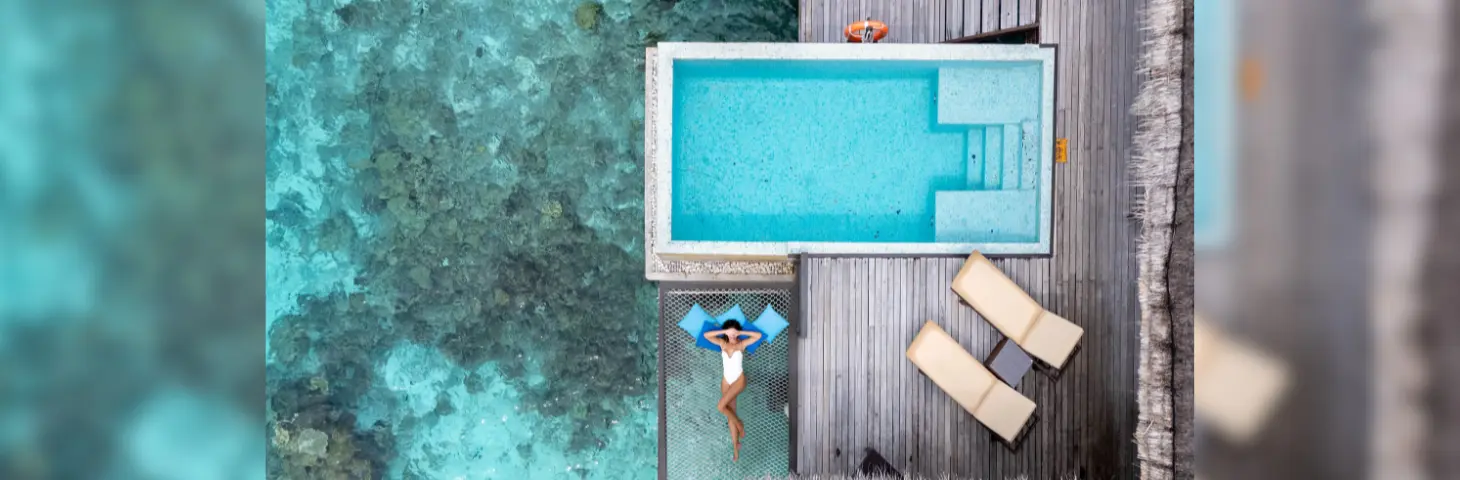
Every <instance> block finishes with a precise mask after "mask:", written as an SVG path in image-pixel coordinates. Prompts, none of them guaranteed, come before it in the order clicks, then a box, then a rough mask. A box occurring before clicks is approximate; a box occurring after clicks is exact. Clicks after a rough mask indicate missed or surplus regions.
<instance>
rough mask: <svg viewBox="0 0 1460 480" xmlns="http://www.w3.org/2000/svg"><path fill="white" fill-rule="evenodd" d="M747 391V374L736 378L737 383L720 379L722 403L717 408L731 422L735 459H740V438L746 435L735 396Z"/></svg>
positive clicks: (731, 437) (731, 438)
mask: <svg viewBox="0 0 1460 480" xmlns="http://www.w3.org/2000/svg"><path fill="white" fill-rule="evenodd" d="M744 391H745V375H741V376H740V378H738V379H736V380H735V383H732V384H728V385H727V384H726V383H725V381H724V380H721V381H720V392H721V393H720V403H719V404H717V405H716V408H717V409H719V410H720V413H722V414H724V415H725V419H726V420H727V421H728V422H729V423H730V440H731V441H733V442H735V460H737V461H738V460H740V438H741V437H744V436H745V424H744V423H743V422H741V421H740V416H739V415H738V414H737V413H736V412H735V397H737V396H739V395H740V392H744Z"/></svg>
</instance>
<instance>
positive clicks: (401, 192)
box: [265, 0, 796, 479]
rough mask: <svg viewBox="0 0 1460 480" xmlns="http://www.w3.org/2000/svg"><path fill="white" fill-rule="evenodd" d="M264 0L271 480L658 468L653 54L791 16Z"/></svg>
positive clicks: (493, 2)
mask: <svg viewBox="0 0 1460 480" xmlns="http://www.w3.org/2000/svg"><path fill="white" fill-rule="evenodd" d="M266 8H267V19H266V21H267V26H268V32H267V36H266V38H265V49H266V51H267V72H266V78H265V81H266V83H267V95H268V96H267V107H268V111H267V116H266V118H265V123H266V132H267V139H268V145H267V148H268V152H267V155H268V157H267V158H268V168H267V173H266V179H265V189H266V200H265V201H266V202H267V204H266V207H267V209H268V214H267V218H266V220H265V222H266V232H267V237H266V239H265V242H266V252H267V262H268V276H267V285H268V292H267V313H266V318H265V323H266V328H267V333H268V338H267V342H266V352H267V353H266V355H267V369H268V383H267V389H268V404H267V405H268V406H267V408H268V410H267V413H266V415H267V418H268V423H267V425H266V427H267V431H268V432H269V436H268V443H267V446H268V458H269V463H268V475H269V477H270V478H431V479H457V478H463V479H482V478H501V479H555V478H565V479H581V478H594V479H597V478H623V479H642V478H654V477H655V473H656V469H657V455H656V452H657V449H656V447H657V436H656V423H657V417H656V409H655V405H656V393H657V389H656V388H655V377H656V375H655V374H656V372H655V365H656V357H655V353H656V351H657V347H658V345H657V341H656V339H657V336H656V332H655V327H656V325H657V321H658V319H657V310H656V308H655V307H656V290H655V288H654V286H653V285H652V284H650V283H648V282H646V281H645V280H644V270H643V267H644V257H643V224H644V223H643V218H644V217H643V215H644V209H643V192H644V183H643V178H644V170H643V167H644V165H643V155H644V150H643V131H644V124H643V122H644V110H643V100H644V98H643V94H644V93H643V92H644V76H643V75H644V74H643V67H644V52H645V50H644V49H645V48H646V47H649V46H653V45H655V44H657V43H658V42H660V41H720V42H736V41H758V42H787V41H795V37H796V11H795V9H796V4H795V2H793V1H789V0H752V1H738V2H668V1H659V0H614V1H604V2H601V3H600V2H594V1H582V0H551V1H537V2H509V1H502V0H486V1H474V2H424V3H423V2H405V1H363V0H357V1H353V2H351V1H340V2H323V3H321V2H306V1H304V0H267V1H266ZM706 388H709V389H714V388H716V386H715V385H713V384H708V385H706ZM704 408H706V409H711V410H712V409H713V408H714V406H713V405H705V406H704ZM322 442H327V445H328V448H324V445H325V443H322Z"/></svg>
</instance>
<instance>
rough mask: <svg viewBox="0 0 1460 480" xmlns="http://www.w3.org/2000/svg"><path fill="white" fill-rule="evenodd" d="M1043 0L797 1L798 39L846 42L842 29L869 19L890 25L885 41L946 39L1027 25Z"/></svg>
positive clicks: (936, 41) (929, 41) (933, 41)
mask: <svg viewBox="0 0 1460 480" xmlns="http://www.w3.org/2000/svg"><path fill="white" fill-rule="evenodd" d="M1040 1H1041V0H799V2H800V3H799V6H800V19H799V22H798V23H797V25H798V28H800V39H801V41H802V42H820V43H827V42H830V43H839V42H845V41H846V37H845V36H844V35H843V33H842V29H843V28H845V27H846V26H847V25H849V24H851V23H852V22H856V21H859V20H866V19H868V18H872V19H875V20H881V21H883V22H885V23H887V25H888V33H887V38H884V39H883V40H882V42H883V43H938V42H942V41H944V40H949V39H954V38H958V37H964V36H968V35H975V34H979V33H984V32H992V31H994V30H999V29H1003V28H1012V27H1018V26H1024V25H1030V24H1033V23H1037V22H1038V21H1039V15H1038V12H1039V10H1038V9H1037V6H1038V4H1039V2H1040Z"/></svg>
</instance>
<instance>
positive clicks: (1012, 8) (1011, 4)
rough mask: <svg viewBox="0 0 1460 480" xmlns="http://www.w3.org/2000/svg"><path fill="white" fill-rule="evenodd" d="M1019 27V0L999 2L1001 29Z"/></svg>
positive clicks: (1002, 0)
mask: <svg viewBox="0 0 1460 480" xmlns="http://www.w3.org/2000/svg"><path fill="white" fill-rule="evenodd" d="M1018 25H1019V0H1000V1H999V28H1014V27H1016V26H1018Z"/></svg>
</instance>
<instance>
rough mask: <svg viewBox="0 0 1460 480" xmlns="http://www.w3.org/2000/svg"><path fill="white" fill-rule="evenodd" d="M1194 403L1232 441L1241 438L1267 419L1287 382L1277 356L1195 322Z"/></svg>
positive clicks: (1286, 373) (1256, 428)
mask: <svg viewBox="0 0 1460 480" xmlns="http://www.w3.org/2000/svg"><path fill="white" fill-rule="evenodd" d="M1194 343H1195V345H1194V346H1195V348H1196V349H1197V350H1196V351H1195V352H1194V353H1195V355H1194V356H1195V365H1194V366H1193V367H1194V368H1193V377H1194V378H1193V380H1195V384H1196V385H1194V390H1195V391H1194V392H1193V393H1194V394H1195V395H1194V396H1195V397H1196V398H1195V399H1193V402H1192V403H1193V404H1194V405H1193V406H1194V407H1195V410H1196V415H1197V417H1199V418H1201V419H1202V420H1205V421H1206V422H1208V423H1209V424H1210V425H1211V426H1212V427H1214V430H1216V431H1217V432H1218V433H1220V434H1221V435H1222V436H1224V437H1226V438H1227V440H1228V441H1231V442H1233V443H1237V444H1241V443H1245V442H1247V441H1248V440H1250V439H1251V438H1252V436H1253V435H1254V434H1256V433H1257V432H1258V431H1259V430H1261V428H1262V425H1263V424H1265V423H1266V422H1267V418H1268V417H1269V416H1271V414H1272V411H1273V410H1274V409H1275V408H1276V407H1277V404H1278V400H1279V399H1281V397H1282V395H1283V392H1284V391H1285V390H1286V389H1287V385H1288V371H1287V367H1286V366H1285V365H1284V364H1283V363H1281V362H1280V361H1278V360H1277V359H1275V358H1273V357H1270V356H1268V355H1266V354H1263V353H1262V352H1259V351H1258V350H1256V349H1254V348H1251V347H1249V346H1247V345H1244V344H1242V343H1241V342H1239V341H1236V340H1234V339H1231V338H1229V337H1227V336H1225V335H1222V334H1221V333H1220V332H1216V331H1214V330H1211V329H1210V328H1206V327H1203V326H1202V322H1201V320H1200V319H1198V320H1197V323H1196V338H1195V342H1194Z"/></svg>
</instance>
